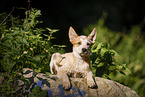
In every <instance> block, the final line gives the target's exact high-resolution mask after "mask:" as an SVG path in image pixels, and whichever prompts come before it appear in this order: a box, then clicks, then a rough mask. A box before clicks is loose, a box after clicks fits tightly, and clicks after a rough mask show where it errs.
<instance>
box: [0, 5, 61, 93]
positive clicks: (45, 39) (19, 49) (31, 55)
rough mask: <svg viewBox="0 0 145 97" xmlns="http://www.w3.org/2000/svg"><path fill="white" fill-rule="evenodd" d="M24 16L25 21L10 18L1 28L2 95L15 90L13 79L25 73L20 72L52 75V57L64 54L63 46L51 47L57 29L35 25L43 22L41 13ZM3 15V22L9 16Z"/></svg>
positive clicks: (27, 13)
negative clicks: (55, 53)
mask: <svg viewBox="0 0 145 97" xmlns="http://www.w3.org/2000/svg"><path fill="white" fill-rule="evenodd" d="M25 14H26V18H25V19H22V20H20V19H18V18H15V17H13V16H10V17H9V18H8V19H7V21H5V22H4V23H3V24H2V25H1V27H0V47H1V48H0V71H1V72H3V73H4V74H3V75H0V77H2V78H4V80H2V85H1V86H0V88H1V89H2V90H1V91H0V94H5V93H7V95H11V94H12V92H13V91H15V90H14V89H15V88H13V87H16V84H14V80H13V79H17V78H19V77H18V76H17V75H16V74H17V72H23V71H19V70H21V69H22V68H31V69H34V70H35V71H37V72H45V73H46V72H49V61H50V57H51V54H52V53H54V52H57V51H59V52H60V53H61V52H63V51H64V50H63V49H62V47H64V46H59V45H51V44H50V40H52V39H54V37H53V33H55V32H56V31H58V30H56V29H50V28H45V29H43V28H38V27H37V26H36V25H37V24H39V23H40V22H41V21H38V20H37V17H39V16H40V15H41V13H40V10H36V9H33V8H32V9H31V10H29V11H26V13H25ZM0 16H2V19H0V20H3V19H4V18H5V17H6V14H5V13H4V14H0ZM44 33H45V34H44ZM14 72H15V73H14Z"/></svg>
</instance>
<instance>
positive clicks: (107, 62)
mask: <svg viewBox="0 0 145 97" xmlns="http://www.w3.org/2000/svg"><path fill="white" fill-rule="evenodd" d="M109 47H110V45H109V44H108V45H107V47H104V46H103V44H102V43H100V42H96V43H95V44H94V45H93V46H92V49H91V51H92V54H93V55H92V56H91V57H92V58H91V59H92V67H93V72H94V74H95V75H96V76H101V77H105V78H109V79H111V78H110V76H109V75H110V74H111V73H121V74H123V75H126V73H130V71H129V69H128V68H127V67H126V64H123V65H122V64H121V63H120V60H119V59H120V56H119V54H118V53H117V52H116V51H115V50H113V49H110V48H109Z"/></svg>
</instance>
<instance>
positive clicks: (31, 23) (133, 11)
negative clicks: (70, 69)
mask: <svg viewBox="0 0 145 97" xmlns="http://www.w3.org/2000/svg"><path fill="white" fill-rule="evenodd" d="M13 7H14V10H13V11H12V14H11V15H10V16H9V17H8V19H6V21H5V22H4V23H2V21H3V20H4V19H5V18H6V17H7V15H8V14H9V13H10V12H11V10H12V9H13ZM31 7H32V8H37V9H39V10H40V11H41V14H40V12H39V11H37V10H33V11H32V13H26V11H27V10H29V9H31ZM144 9H145V0H89V1H88V0H79V1H78V0H61V1H52V0H47V1H45V0H41V1H37V0H36V1H33V0H1V1H0V23H2V25H1V27H0V31H1V32H0V35H1V36H0V37H1V42H0V45H1V48H0V54H1V55H0V58H1V67H0V70H1V72H8V71H9V72H10V71H11V70H12V69H13V70H15V69H14V68H19V69H20V68H22V67H29V68H33V69H36V71H38V72H42V71H43V72H44V73H48V72H49V71H47V70H49V66H48V64H49V59H50V56H51V54H52V53H54V52H57V51H58V52H61V53H63V52H69V51H71V50H72V44H71V43H70V42H69V39H68V29H69V27H70V26H72V27H73V28H74V29H75V30H76V32H77V33H78V34H79V35H80V34H85V35H88V34H89V33H90V32H91V31H92V29H93V28H96V29H97V42H98V43H102V44H103V45H104V47H105V48H107V47H108V48H109V49H114V50H115V51H116V52H117V53H118V54H119V55H120V56H119V57H120V58H119V60H120V61H119V62H120V64H126V67H127V68H128V69H129V70H130V72H131V73H126V74H125V75H123V74H120V73H113V74H112V73H109V75H108V76H107V77H109V78H110V79H111V80H115V81H118V82H119V83H122V84H124V85H126V86H129V87H130V88H132V89H133V90H135V91H136V92H137V93H138V94H139V95H140V96H141V97H144V96H145V92H144V91H145V66H144V64H145V57H144V54H145V53H144V51H145V45H144V43H145V18H144V17H145V11H144ZM28 14H31V15H32V16H29V15H28ZM39 15H41V16H40V17H38V16H39ZM36 18H37V19H38V20H39V23H38V21H37V20H36ZM21 19H23V20H21ZM49 28H52V29H54V30H51V29H49ZM56 29H58V31H57V30H56ZM56 31H57V33H54V32H56ZM48 32H49V33H48ZM13 33H14V34H13ZM28 33H29V34H28ZM52 34H53V35H52ZM32 36H33V37H32ZM35 36H36V37H35ZM50 37H51V38H50ZM54 37H55V38H54ZM43 38H44V39H43ZM28 44H29V45H28ZM12 45H14V46H13V48H11V46H12ZM60 45H66V46H67V47H65V48H64V49H65V51H64V49H62V47H64V46H60ZM20 48H21V49H20ZM39 54H41V55H39ZM16 60H17V61H16ZM16 63H17V64H23V65H22V66H19V65H15V64H16ZM24 64H27V65H24ZM30 64H31V65H30ZM10 66H11V67H10ZM97 70H98V71H99V72H100V71H102V70H103V69H102V68H100V69H99V67H98V69H97ZM97 70H96V71H95V72H96V76H97ZM115 70H116V69H115ZM2 76H7V77H6V78H7V79H9V78H10V76H8V74H6V75H2ZM100 77H103V76H101V75H100ZM8 81H9V80H8ZM6 82H7V81H6ZM8 86H11V85H9V84H8ZM8 86H4V87H8ZM5 91H8V90H3V91H2V92H5ZM9 91H11V90H9Z"/></svg>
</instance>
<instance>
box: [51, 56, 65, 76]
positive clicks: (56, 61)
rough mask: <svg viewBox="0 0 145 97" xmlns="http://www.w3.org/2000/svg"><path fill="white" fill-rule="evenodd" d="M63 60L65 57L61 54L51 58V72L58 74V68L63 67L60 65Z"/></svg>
mask: <svg viewBox="0 0 145 97" xmlns="http://www.w3.org/2000/svg"><path fill="white" fill-rule="evenodd" d="M62 60H63V57H62V56H61V54H60V53H54V54H53V55H52V57H51V61H50V71H51V73H52V74H57V72H58V67H60V66H62V65H61V64H59V63H60V62H61V61H62Z"/></svg>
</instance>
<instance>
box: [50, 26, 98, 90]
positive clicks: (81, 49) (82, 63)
mask: <svg viewBox="0 0 145 97" xmlns="http://www.w3.org/2000/svg"><path fill="white" fill-rule="evenodd" d="M96 34H97V33H96V28H94V29H93V31H92V32H91V33H90V35H89V36H84V35H81V36H78V35H77V33H76V32H75V30H74V29H73V28H72V27H70V29H69V39H70V42H71V43H72V44H73V51H72V52H71V53H65V54H62V55H61V54H59V53H54V54H53V55H52V57H51V62H50V70H51V73H52V74H57V76H58V78H60V79H61V80H63V88H64V89H66V90H67V89H70V87H71V84H70V80H69V77H70V76H71V77H84V78H86V79H87V84H88V87H91V88H93V87H94V86H96V84H95V81H94V78H93V73H92V71H91V69H90V66H89V64H90V48H91V44H92V43H94V42H95V39H96Z"/></svg>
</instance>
